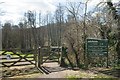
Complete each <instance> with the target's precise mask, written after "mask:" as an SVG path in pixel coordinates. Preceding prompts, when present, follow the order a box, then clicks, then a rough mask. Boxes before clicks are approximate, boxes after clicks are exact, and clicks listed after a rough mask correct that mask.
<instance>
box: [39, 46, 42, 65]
mask: <svg viewBox="0 0 120 80" xmlns="http://www.w3.org/2000/svg"><path fill="white" fill-rule="evenodd" d="M41 63H42V54H41V47H39V48H38V67H40V66H41Z"/></svg>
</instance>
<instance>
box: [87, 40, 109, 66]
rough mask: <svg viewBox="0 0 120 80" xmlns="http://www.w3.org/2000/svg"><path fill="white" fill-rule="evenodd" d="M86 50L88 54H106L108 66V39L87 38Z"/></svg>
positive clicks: (94, 55)
mask: <svg viewBox="0 0 120 80" xmlns="http://www.w3.org/2000/svg"><path fill="white" fill-rule="evenodd" d="M86 50H87V51H86V52H87V55H89V56H93V57H96V56H106V57H107V67H108V39H87V42H86Z"/></svg>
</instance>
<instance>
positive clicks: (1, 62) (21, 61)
mask: <svg viewBox="0 0 120 80" xmlns="http://www.w3.org/2000/svg"><path fill="white" fill-rule="evenodd" d="M29 61H34V60H29ZM14 62H18V61H4V62H1V63H14ZM19 62H28V61H19Z"/></svg>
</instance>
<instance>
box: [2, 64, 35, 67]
mask: <svg viewBox="0 0 120 80" xmlns="http://www.w3.org/2000/svg"><path fill="white" fill-rule="evenodd" d="M27 65H35V64H16V65H13V66H4V65H2V66H0V67H14V66H27Z"/></svg>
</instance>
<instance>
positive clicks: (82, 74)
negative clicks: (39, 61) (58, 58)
mask: <svg viewBox="0 0 120 80" xmlns="http://www.w3.org/2000/svg"><path fill="white" fill-rule="evenodd" d="M43 66H45V67H47V68H48V70H50V71H51V72H52V73H50V74H43V75H41V76H40V77H39V78H97V77H98V76H102V77H110V76H107V75H104V74H100V73H99V75H98V73H95V72H92V71H84V70H77V71H74V70H70V69H65V68H61V67H59V65H58V63H45V64H43Z"/></svg>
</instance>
